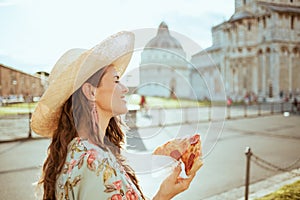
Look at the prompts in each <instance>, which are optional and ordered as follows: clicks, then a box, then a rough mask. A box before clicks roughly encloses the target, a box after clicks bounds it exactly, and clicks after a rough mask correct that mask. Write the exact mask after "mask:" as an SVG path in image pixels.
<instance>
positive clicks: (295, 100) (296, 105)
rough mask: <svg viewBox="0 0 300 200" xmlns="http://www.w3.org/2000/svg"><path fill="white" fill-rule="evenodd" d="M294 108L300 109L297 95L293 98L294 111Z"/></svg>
mask: <svg viewBox="0 0 300 200" xmlns="http://www.w3.org/2000/svg"><path fill="white" fill-rule="evenodd" d="M294 108H295V112H297V111H298V110H299V109H298V100H297V98H296V97H294V100H293V111H294Z"/></svg>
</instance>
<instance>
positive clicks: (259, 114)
mask: <svg viewBox="0 0 300 200" xmlns="http://www.w3.org/2000/svg"><path fill="white" fill-rule="evenodd" d="M257 106H258V114H257V115H258V116H261V104H260V103H258V104H257Z"/></svg>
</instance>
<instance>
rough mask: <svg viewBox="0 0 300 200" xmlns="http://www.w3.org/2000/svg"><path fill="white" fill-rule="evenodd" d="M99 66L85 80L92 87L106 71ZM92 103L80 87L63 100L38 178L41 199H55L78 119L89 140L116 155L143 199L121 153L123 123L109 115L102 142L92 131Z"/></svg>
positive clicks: (75, 134)
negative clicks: (57, 183) (57, 123)
mask: <svg viewBox="0 0 300 200" xmlns="http://www.w3.org/2000/svg"><path fill="white" fill-rule="evenodd" d="M105 69H107V67H106V68H102V69H100V70H99V71H97V72H96V73H95V74H94V75H93V76H91V77H90V78H89V79H88V80H87V81H86V82H88V83H90V84H92V85H93V86H94V87H99V86H100V84H101V79H102V77H103V75H104V74H105ZM91 109H92V108H91V103H90V102H89V101H88V100H87V98H86V97H85V95H84V94H83V92H82V90H81V88H79V89H78V90H77V91H75V92H74V93H73V95H72V96H71V97H70V98H69V99H68V100H67V101H66V102H65V104H64V105H63V107H62V112H61V116H60V119H59V125H58V128H57V130H56V131H55V132H54V134H53V136H52V141H51V144H50V145H49V147H48V157H47V159H46V161H45V163H44V165H43V175H42V178H41V179H40V181H39V185H43V189H44V191H43V192H44V193H43V199H55V188H56V180H57V178H58V176H59V174H60V173H61V171H62V169H63V167H64V164H65V161H66V156H67V153H68V149H67V147H68V144H69V143H70V142H71V141H72V139H73V138H75V137H78V132H77V130H78V129H77V128H78V125H79V121H80V124H81V126H82V125H83V126H84V127H85V129H86V130H89V131H88V133H89V136H90V138H89V139H90V140H91V141H92V142H93V143H94V144H96V145H98V146H99V147H100V148H102V149H104V150H107V149H109V150H110V151H111V152H112V153H113V154H114V155H115V157H116V158H117V161H118V162H119V164H120V165H122V166H123V167H124V169H125V171H126V173H127V174H128V176H129V177H130V178H131V180H132V182H133V183H134V184H135V186H136V187H137V189H138V190H139V192H140V193H141V196H142V198H143V199H145V197H144V195H143V193H142V191H141V189H140V187H139V184H138V180H137V178H136V175H135V173H134V171H133V169H132V168H131V167H130V166H129V165H127V164H126V159H125V158H124V157H123V156H122V155H121V148H122V144H124V137H125V135H124V133H123V131H122V129H121V125H122V122H121V120H120V118H119V117H112V118H111V119H110V121H109V124H108V127H107V129H106V133H105V137H104V141H103V143H102V142H101V140H100V135H99V134H98V133H95V132H94V130H93V128H92V127H93V126H92V120H91V117H92V116H91Z"/></svg>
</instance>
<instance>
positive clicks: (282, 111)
mask: <svg viewBox="0 0 300 200" xmlns="http://www.w3.org/2000/svg"><path fill="white" fill-rule="evenodd" d="M280 104H281V113H284V110H283V102H281V103H280Z"/></svg>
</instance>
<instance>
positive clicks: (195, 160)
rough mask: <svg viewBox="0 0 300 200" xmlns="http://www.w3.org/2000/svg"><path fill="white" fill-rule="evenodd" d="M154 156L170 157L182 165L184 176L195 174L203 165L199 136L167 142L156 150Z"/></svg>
mask: <svg viewBox="0 0 300 200" xmlns="http://www.w3.org/2000/svg"><path fill="white" fill-rule="evenodd" d="M153 154H155V155H166V156H171V157H172V158H174V159H176V160H180V159H181V161H182V162H183V163H184V166H185V173H186V175H190V174H192V173H194V172H196V171H197V170H198V169H200V167H201V166H202V165H203V162H202V159H201V157H202V152H201V140H200V135H199V134H195V135H193V136H191V137H186V138H178V139H173V140H170V141H168V142H167V143H165V144H163V145H162V146H159V147H158V148H156V149H155V150H154V152H153Z"/></svg>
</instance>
